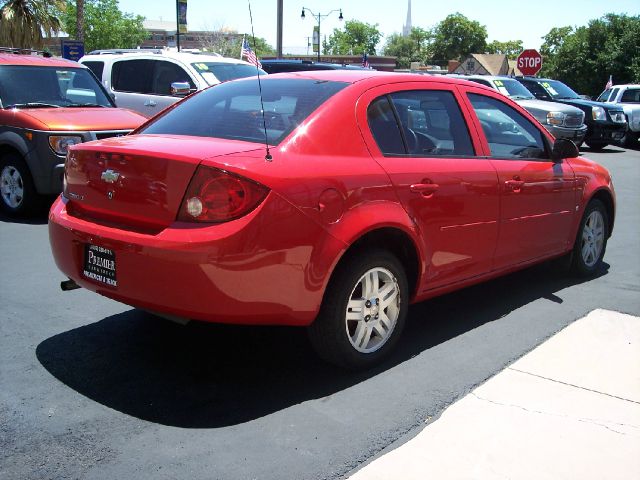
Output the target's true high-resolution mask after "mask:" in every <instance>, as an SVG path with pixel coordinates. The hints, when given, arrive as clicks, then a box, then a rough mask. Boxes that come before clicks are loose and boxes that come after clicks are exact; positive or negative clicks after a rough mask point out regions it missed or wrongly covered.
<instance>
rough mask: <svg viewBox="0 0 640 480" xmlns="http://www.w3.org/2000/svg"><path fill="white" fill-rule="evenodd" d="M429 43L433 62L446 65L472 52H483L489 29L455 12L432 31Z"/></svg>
mask: <svg viewBox="0 0 640 480" xmlns="http://www.w3.org/2000/svg"><path fill="white" fill-rule="evenodd" d="M431 36H432V41H431V43H430V45H429V56H430V58H431V62H432V63H435V64H437V65H446V64H447V62H448V61H449V60H458V59H460V57H464V56H466V55H469V54H470V53H483V52H485V51H486V47H487V29H486V27H485V26H484V25H481V24H480V23H479V22H476V21H475V20H469V19H468V18H467V17H465V16H464V15H462V14H461V13H453V14H451V15H449V16H447V18H445V19H444V20H443V21H441V22H440V23H439V24H437V25H436V26H435V27H434V28H433V30H432V32H431Z"/></svg>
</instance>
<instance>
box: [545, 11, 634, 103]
mask: <svg viewBox="0 0 640 480" xmlns="http://www.w3.org/2000/svg"><path fill="white" fill-rule="evenodd" d="M544 38H545V44H544V45H543V46H542V48H541V51H542V52H543V55H544V62H543V69H542V75H543V76H549V77H551V78H556V79H558V80H560V81H562V82H564V83H567V84H568V85H570V86H571V87H572V88H573V89H574V90H576V91H577V92H578V93H581V94H586V95H590V96H592V97H593V96H596V95H598V94H599V93H600V92H601V91H602V90H603V88H604V85H605V84H606V83H607V80H608V79H609V75H612V76H613V81H614V83H640V16H627V15H617V14H607V15H605V16H604V17H602V18H599V19H596V20H591V21H590V22H589V24H588V26H586V27H578V28H576V29H575V30H573V29H571V28H570V27H564V28H563V29H555V30H552V31H550V32H549V34H547V35H546V36H545V37H544Z"/></svg>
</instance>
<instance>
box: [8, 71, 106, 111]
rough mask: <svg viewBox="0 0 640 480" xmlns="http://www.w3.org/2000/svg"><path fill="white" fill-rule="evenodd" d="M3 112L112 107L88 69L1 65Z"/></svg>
mask: <svg viewBox="0 0 640 480" xmlns="http://www.w3.org/2000/svg"><path fill="white" fill-rule="evenodd" d="M0 105H1V106H2V108H38V107H76V106H89V107H112V106H113V103H112V102H111V99H110V98H109V97H108V96H107V95H106V94H105V93H104V91H103V90H102V88H100V84H98V82H97V81H96V79H95V78H94V77H93V75H91V73H90V72H89V71H88V70H87V69H85V68H66V67H33V66H26V65H0Z"/></svg>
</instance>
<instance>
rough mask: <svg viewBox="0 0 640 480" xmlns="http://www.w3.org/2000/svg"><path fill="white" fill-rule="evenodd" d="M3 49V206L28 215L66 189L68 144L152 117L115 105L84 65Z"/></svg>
mask: <svg viewBox="0 0 640 480" xmlns="http://www.w3.org/2000/svg"><path fill="white" fill-rule="evenodd" d="M20 53H21V52H20V51H17V50H10V49H0V208H1V209H2V210H3V211H4V212H5V213H6V214H9V215H12V216H15V215H27V214H29V213H32V212H33V210H34V209H35V207H37V206H38V205H39V204H40V203H41V197H42V196H43V195H51V194H57V193H60V191H62V175H63V170H64V160H65V156H66V154H67V149H68V148H69V146H70V145H75V144H77V143H81V142H87V141H89V140H99V139H103V138H107V137H114V136H120V135H126V134H127V133H129V132H130V131H131V130H133V129H134V128H136V127H137V126H139V125H140V124H142V123H143V122H144V121H145V120H146V118H145V117H143V116H142V115H139V114H137V113H135V112H131V111H129V110H124V109H120V108H115V104H114V103H113V100H112V99H111V98H110V97H109V95H108V94H107V92H106V91H105V90H104V88H102V86H101V85H100V83H99V82H97V81H96V79H95V77H94V76H93V74H92V73H91V72H90V71H89V70H88V69H87V68H86V67H84V66H82V65H80V64H78V63H76V62H71V61H68V60H63V59H54V58H46V57H44V56H41V55H22V54H20Z"/></svg>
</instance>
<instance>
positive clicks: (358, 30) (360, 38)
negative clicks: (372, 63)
mask: <svg viewBox="0 0 640 480" xmlns="http://www.w3.org/2000/svg"><path fill="white" fill-rule="evenodd" d="M380 37H382V34H381V33H380V30H378V24H377V23H376V24H375V25H370V24H368V23H364V22H359V21H357V20H347V21H346V22H345V24H344V28H343V29H342V30H340V29H337V28H336V29H334V30H333V33H332V34H331V35H330V36H329V40H327V41H325V42H324V46H323V48H324V53H325V54H329V55H361V54H363V53H366V54H367V55H375V54H376V46H377V45H378V42H380Z"/></svg>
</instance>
